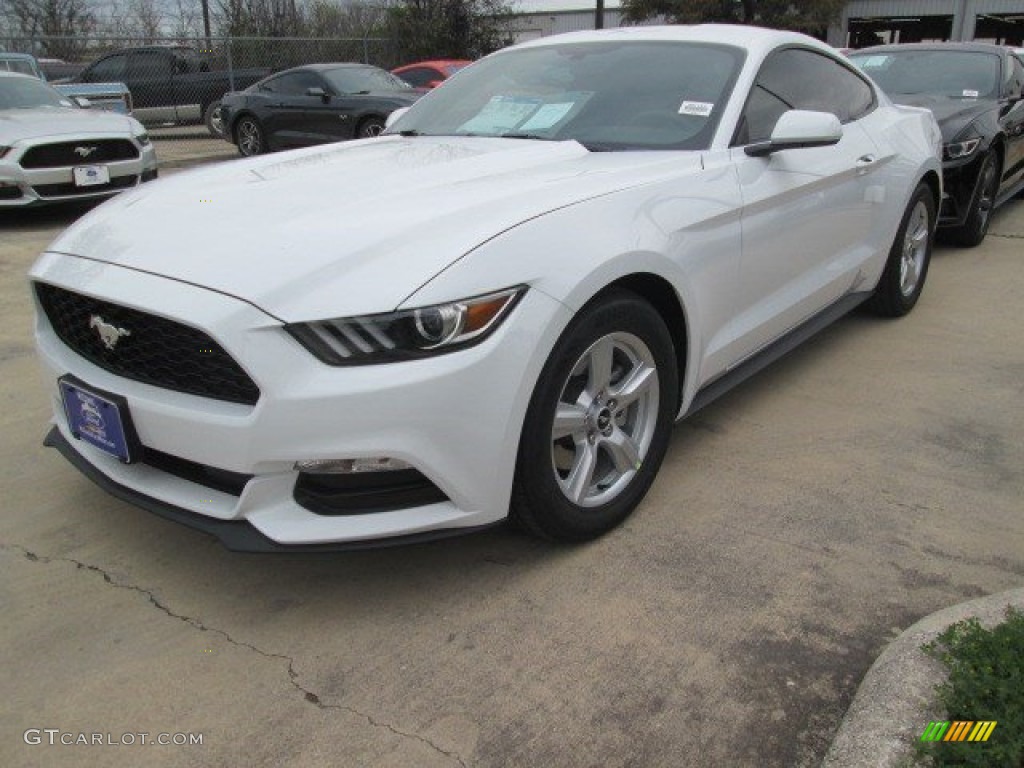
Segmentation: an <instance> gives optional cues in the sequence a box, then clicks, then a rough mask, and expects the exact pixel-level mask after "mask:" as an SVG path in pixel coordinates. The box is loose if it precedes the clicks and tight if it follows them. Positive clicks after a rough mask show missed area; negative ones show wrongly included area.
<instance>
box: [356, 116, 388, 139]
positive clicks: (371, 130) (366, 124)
mask: <svg viewBox="0 0 1024 768" xmlns="http://www.w3.org/2000/svg"><path fill="white" fill-rule="evenodd" d="M383 130H384V120H383V118H380V117H367V118H364V119H363V121H362V122H361V123H359V127H358V128H356V138H357V139H372V138H373V137H374V136H380V133H381V131H383Z"/></svg>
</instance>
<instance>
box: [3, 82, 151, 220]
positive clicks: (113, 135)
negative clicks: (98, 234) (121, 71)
mask: <svg viewBox="0 0 1024 768" xmlns="http://www.w3.org/2000/svg"><path fill="white" fill-rule="evenodd" d="M156 176H157V159H156V151H155V150H154V149H153V145H152V144H151V143H150V140H149V136H148V135H147V134H146V129H145V128H143V127H142V125H141V124H140V123H139V122H138V121H137V120H135V119H133V118H131V117H127V116H125V115H119V114H114V113H112V112H107V111H104V110H94V109H83V108H82V106H81V105H80V104H79V103H78V102H76V101H75V100H74V99H73V98H72V97H70V96H66V95H64V94H61V93H58V92H57V91H55V90H54V89H53V88H51V87H50V86H49V85H47V84H46V83H44V82H42V81H41V80H39V79H37V78H35V77H30V76H28V75H21V74H15V73H13V72H0V209H3V208H20V207H23V206H28V205H40V204H45V203H59V202H67V201H70V200H89V199H96V198H104V197H110V196H111V195H115V194H117V193H118V192H121V191H123V190H125V189H128V188H130V187H134V186H137V185H138V184H141V183H142V182H144V181H149V180H151V179H155V178H156Z"/></svg>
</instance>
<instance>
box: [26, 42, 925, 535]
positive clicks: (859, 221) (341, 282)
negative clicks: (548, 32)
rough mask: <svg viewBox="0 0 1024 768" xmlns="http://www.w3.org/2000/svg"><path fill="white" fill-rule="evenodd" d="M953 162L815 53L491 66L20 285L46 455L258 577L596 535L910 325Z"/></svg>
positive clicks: (615, 50) (742, 48)
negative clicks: (329, 554)
mask: <svg viewBox="0 0 1024 768" xmlns="http://www.w3.org/2000/svg"><path fill="white" fill-rule="evenodd" d="M939 141H940V135H939V131H938V128H937V126H936V124H935V121H934V119H933V118H932V116H931V113H929V112H928V111H926V110H921V109H914V108H903V107H895V106H893V105H892V104H891V103H890V102H889V100H888V99H887V98H886V97H885V95H884V94H883V93H881V92H880V91H879V90H878V89H877V88H876V87H875V86H874V85H873V84H872V83H871V82H870V80H868V79H867V78H866V77H865V76H864V75H862V74H861V73H859V72H858V71H857V70H856V69H855V68H853V67H852V66H851V65H850V64H849V62H847V61H846V60H845V59H843V58H842V57H841V56H840V55H839V54H837V53H836V52H834V51H833V50H832V49H831V48H829V47H828V46H825V45H823V44H821V43H819V42H817V41H815V40H813V39H811V38H808V37H804V36H802V35H797V34H792V33H787V32H778V31H768V30H762V29H756V28H748V27H735V26H713V25H708V26H698V27H662V28H657V27H637V28H629V29H617V30H614V31H605V32H584V33H576V34H570V35H565V36H560V37H549V38H544V39H543V40H538V41H533V42H530V43H526V44H524V45H520V46H517V47H514V48H510V49H507V50H505V51H501V52H499V53H497V54H494V55H493V56H490V57H488V58H485V59H483V60H481V61H480V62H478V63H476V64H473V65H472V66H471V67H469V68H467V69H466V70H464V71H463V72H461V73H460V74H459V76H458V77H457V78H454V79H453V80H452V81H451V82H450V83H447V84H446V85H445V87H443V88H439V89H437V90H435V91H433V92H431V93H430V94H428V95H427V96H425V97H424V98H423V99H422V100H421V101H419V102H417V103H416V104H415V105H414V106H413V107H412V108H411V109H410V110H409V111H408V112H406V113H405V114H404V115H402V116H401V117H400V118H399V119H398V120H397V122H395V124H394V125H393V126H392V127H391V129H390V130H389V131H388V133H387V134H385V135H384V136H383V137H381V138H375V139H368V140H361V141H355V142H347V143H345V144H336V145H329V146H321V147H314V148H309V149H302V150H297V151H294V152H290V153H286V154H281V155H275V156H271V157H260V158H253V159H251V160H244V161H239V162H236V163H232V164H230V165H225V166H220V167H210V168H208V169H204V170H202V171H198V172H193V173H190V174H182V175H180V176H178V177H174V178H171V179H168V180H164V181H160V182H158V183H157V184H154V185H149V186H148V187H147V188H143V189H139V190H135V191H133V192H131V193H129V194H127V195H124V196H122V197H121V198H119V199H117V200H114V201H111V202H110V203H107V204H106V205H104V206H101V207H100V208H99V209H97V210H95V211H93V212H92V213H90V214H89V215H88V216H86V217H85V218H83V219H82V220H80V221H79V222H78V223H77V224H75V225H74V226H72V227H70V228H69V229H68V230H67V231H66V233H64V234H63V235H62V236H61V237H60V238H58V240H57V241H56V242H55V243H53V245H52V246H51V247H50V249H49V251H48V252H47V253H45V254H43V255H42V256H41V257H40V259H39V260H38V262H37V263H36V264H35V266H34V267H33V268H32V271H31V279H32V281H33V286H34V291H35V296H36V300H37V303H38V317H37V326H36V328H37V342H38V348H39V353H40V355H41V357H42V360H43V362H44V365H45V370H46V386H47V389H48V391H49V392H50V394H51V397H52V401H53V409H54V425H53V428H52V429H51V431H50V433H49V435H48V437H47V443H48V444H49V445H52V446H55V447H57V448H58V449H59V450H60V451H61V452H62V453H63V454H64V455H65V456H66V457H67V458H68V459H70V460H71V462H72V463H73V464H75V465H76V466H77V467H78V468H79V469H80V470H81V471H82V472H84V473H85V474H86V475H88V476H89V477H91V478H92V479H93V480H95V481H96V482H97V483H99V484H100V485H102V486H103V487H105V488H107V489H108V490H110V491H111V492H112V493H114V494H115V495H118V496H120V497H122V498H125V499H128V500H129V501H132V502H134V503H136V504H138V505H139V506H142V507H144V508H147V509H149V510H151V511H153V512H156V513H157V514H160V515H163V516H166V517H170V518H172V519H176V520H179V521H181V522H184V523H186V524H188V525H192V526H194V527H197V528H200V529H203V530H206V531H208V532H211V533H213V534H215V535H216V536H218V537H220V538H221V540H222V541H224V542H225V543H226V544H227V545H228V546H229V547H232V548H236V549H246V550H270V549H289V548H303V547H306V548H310V547H312V548H314V549H315V548H322V547H334V548H337V547H350V546H357V545H360V544H365V543H367V542H373V541H376V542H377V543H380V541H381V540H384V541H387V542H389V543H395V542H397V541H409V540H415V539H420V538H428V537H433V536H439V535H446V534H451V533H454V532H465V531H469V530H474V529H477V528H479V527H482V526H487V525H491V524H494V523H497V522H499V521H502V520H504V519H505V518H506V517H508V516H510V515H511V517H513V518H514V519H515V520H516V521H518V522H519V523H520V524H522V525H524V526H525V527H526V528H527V529H529V530H531V531H533V532H535V533H537V534H540V535H542V536H546V537H549V538H554V539H563V540H580V539H586V538H589V537H593V536H596V535H599V534H601V533H603V532H605V531H607V530H609V529H610V528H612V527H613V526H615V525H616V524H617V523H619V522H620V521H621V520H623V519H624V518H625V517H626V516H627V515H628V514H630V512H631V511H632V510H633V509H634V508H635V507H636V506H637V505H638V504H639V503H640V501H641V499H642V498H643V496H644V494H645V493H646V491H647V490H648V488H649V486H650V485H651V483H652V482H653V480H654V477H655V474H656V472H657V471H658V467H659V465H660V464H661V461H662V457H663V456H664V454H665V451H666V447H667V445H668V440H669V433H670V431H671V427H672V423H673V422H674V421H675V420H677V419H679V418H682V417H684V416H685V415H686V414H688V413H691V412H693V411H695V410H696V409H698V408H700V407H702V406H704V405H706V404H707V403H708V402H710V401H711V400H712V399H714V398H715V397H717V396H718V395H719V394H721V393H722V392H723V391H725V389H727V388H728V387H729V386H730V385H732V384H735V383H736V382H738V381H740V380H742V379H743V378H744V377H745V376H747V375H749V374H750V373H752V372H753V371H755V370H757V369H759V368H760V367H763V365H764V364H765V363H766V362H767V361H769V360H771V359H773V358H775V357H777V356H779V355H780V354H782V353H783V352H785V351H787V350H788V349H790V348H791V347H792V346H793V345H795V344H796V343H797V342H799V341H800V340H802V339H804V338H806V337H807V336H808V335H810V334H811V333H813V332H814V331H816V330H817V329H819V328H821V327H823V326H824V325H826V324H827V323H829V322H831V321H833V320H835V319H837V318H838V317H840V316H842V315H843V314H844V313H846V312H848V311H849V310H850V309H852V308H853V307H855V306H857V305H859V304H861V303H862V302H868V303H869V304H870V305H871V307H872V308H874V309H875V310H876V311H878V312H880V313H881V314H884V315H889V316H898V315H902V314H905V313H906V312H908V311H910V309H911V308H912V307H913V306H914V304H915V303H916V302H917V301H918V298H919V296H920V295H921V290H922V287H923V285H924V282H925V276H926V274H927V271H928V264H929V257H930V253H931V243H932V237H933V232H934V228H935V221H936V208H937V205H938V202H939V200H940V199H941V180H940V174H941V166H940V160H939ZM894 332H898V331H896V330H895V329H894ZM824 362H825V361H823V363H824Z"/></svg>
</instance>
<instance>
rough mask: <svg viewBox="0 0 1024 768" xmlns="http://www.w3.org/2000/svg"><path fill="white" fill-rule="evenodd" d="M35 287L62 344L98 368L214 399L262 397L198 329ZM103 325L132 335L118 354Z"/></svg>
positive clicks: (233, 400)
mask: <svg viewBox="0 0 1024 768" xmlns="http://www.w3.org/2000/svg"><path fill="white" fill-rule="evenodd" d="M35 288H36V295H37V296H38V297H39V302H40V304H41V305H42V307H43V311H44V312H45V313H46V317H47V318H48V319H49V321H50V325H52V326H53V330H54V332H55V333H56V334H57V336H58V337H60V340H61V341H63V342H64V343H65V344H67V345H68V346H69V347H70V348H71V349H72V350H74V351H75V352H76V353H78V354H79V355H81V356H82V357H84V358H85V359H86V360H88V361H90V362H91V363H94V364H95V365H98V366H99V367H100V368H104V369H106V370H108V371H110V372H111V373H115V374H117V375H118V376H124V377H125V378H127V379H134V380H135V381H141V382H144V383H146V384H152V385H154V386H157V387H163V388H164V389H172V390H174V391H176V392H188V393H190V394H193V395H200V396H202V397H210V398H213V399H214V400H226V401H228V402H231V403H244V404H246V405H253V404H255V402H256V401H257V400H258V399H259V397H260V390H259V388H258V387H257V386H256V383H255V382H254V381H253V380H252V379H251V378H249V376H248V375H247V374H246V373H245V371H243V370H242V368H241V367H240V366H239V365H238V363H236V362H235V361H234V360H233V359H232V358H231V356H230V355H229V354H228V353H227V352H225V351H224V349H223V348H222V347H221V346H220V345H219V344H217V342H215V341H214V340H213V339H211V338H210V337H209V336H207V335H206V334H205V333H203V332H202V331H200V330H198V329H196V328H191V327H189V326H187V325H182V324H181V323H177V322H175V321H173V320H168V319H167V318H163V317H158V316H156V315H151V314H149V313H147V312H141V311H139V310H137V309H131V308H129V307H123V306H121V305H119V304H112V303H110V302H107V301H101V300H100V299H94V298H91V297H89V296H83V295H81V294H78V293H72V292H71V291H66V290H64V289H63V288H57V287H56V286H53V285H47V284H46V283H36V284H35ZM94 318H95V319H94ZM104 324H106V326H113V327H114V328H116V329H123V330H125V331H128V334H126V335H121V336H119V338H117V341H116V344H115V347H114V349H108V348H107V347H106V345H105V344H104V342H103V340H102V339H101V337H100V331H101V330H102V329H103V328H104V327H106V326H104ZM109 335H110V334H109V333H108V336H109Z"/></svg>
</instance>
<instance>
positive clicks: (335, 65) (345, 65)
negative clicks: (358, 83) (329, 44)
mask: <svg viewBox="0 0 1024 768" xmlns="http://www.w3.org/2000/svg"><path fill="white" fill-rule="evenodd" d="M300 69H306V70H311V71H313V72H324V71H326V70H328V69H379V67H375V66H373V65H372V64H361V63H360V62H358V61H336V62H326V63H320V64H303V65H302V66H301V67H292V68H291V69H286V70H285V72H295V71H296V70H300Z"/></svg>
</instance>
